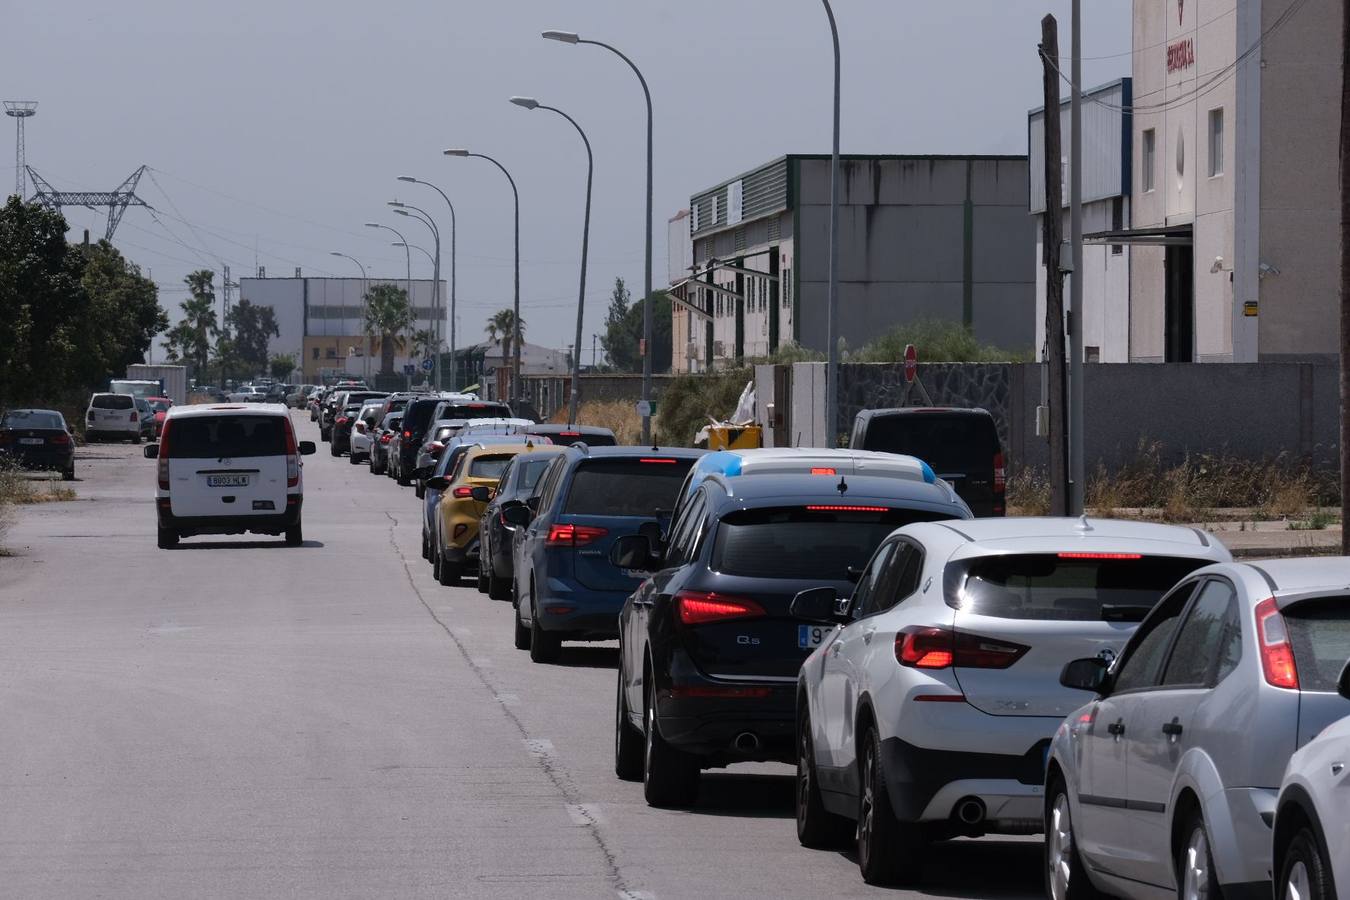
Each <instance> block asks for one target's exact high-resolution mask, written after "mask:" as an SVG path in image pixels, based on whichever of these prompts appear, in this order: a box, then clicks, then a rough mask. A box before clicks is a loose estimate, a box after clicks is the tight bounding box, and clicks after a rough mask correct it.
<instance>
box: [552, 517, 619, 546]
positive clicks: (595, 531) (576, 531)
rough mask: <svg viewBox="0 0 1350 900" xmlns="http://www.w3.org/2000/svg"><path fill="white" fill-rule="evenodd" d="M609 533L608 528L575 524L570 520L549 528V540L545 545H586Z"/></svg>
mask: <svg viewBox="0 0 1350 900" xmlns="http://www.w3.org/2000/svg"><path fill="white" fill-rule="evenodd" d="M607 534H609V529H608V528H598V527H596V526H594V525H573V524H572V523H570V522H568V523H567V524H566V525H553V526H551V527H550V528H549V530H548V540H547V541H546V542H545V545H546V546H548V547H584V546H586V545H587V544H589V543H590V542H591V541H594V540H596V539H597V538H602V537H604V536H605V535H607Z"/></svg>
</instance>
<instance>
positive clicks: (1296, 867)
mask: <svg viewBox="0 0 1350 900" xmlns="http://www.w3.org/2000/svg"><path fill="white" fill-rule="evenodd" d="M1329 868H1330V867H1329V866H1328V864H1327V860H1326V859H1325V858H1324V857H1323V855H1322V850H1321V845H1320V843H1319V842H1318V840H1317V837H1316V836H1315V835H1314V834H1313V832H1312V829H1310V828H1302V829H1300V830H1299V832H1298V833H1297V834H1295V835H1294V839H1293V840H1292V841H1290V842H1289V849H1288V850H1287V851H1285V857H1284V864H1283V866H1282V872H1281V873H1280V880H1279V882H1278V883H1277V884H1278V889H1277V891H1276V894H1275V896H1276V897H1278V898H1279V900H1333V897H1334V894H1333V892H1332V890H1331V884H1330V879H1329V878H1328V869H1329Z"/></svg>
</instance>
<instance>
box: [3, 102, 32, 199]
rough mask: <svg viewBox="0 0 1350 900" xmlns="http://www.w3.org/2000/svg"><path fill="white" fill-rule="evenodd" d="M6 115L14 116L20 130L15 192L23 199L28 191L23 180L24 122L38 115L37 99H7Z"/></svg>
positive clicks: (17, 143)
mask: <svg viewBox="0 0 1350 900" xmlns="http://www.w3.org/2000/svg"><path fill="white" fill-rule="evenodd" d="M5 115H7V116H13V117H14V128H15V130H16V131H17V132H18V134H17V136H16V137H15V141H14V193H15V194H16V195H18V198H19V199H20V200H22V199H23V195H24V194H25V193H26V192H27V185H25V184H24V182H23V171H24V161H23V122H24V119H28V118H31V117H33V116H35V115H37V101H36V100H6V101H5Z"/></svg>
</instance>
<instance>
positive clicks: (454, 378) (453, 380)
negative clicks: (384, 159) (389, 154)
mask: <svg viewBox="0 0 1350 900" xmlns="http://www.w3.org/2000/svg"><path fill="white" fill-rule="evenodd" d="M398 180H399V181H406V182H408V183H409V184H424V185H426V186H427V187H429V188H431V189H432V190H433V191H435V192H436V193H438V194H440V195H441V199H442V200H444V201H445V205H446V206H448V207H450V390H452V391H453V390H455V389H456V387H455V386H456V385H457V384H459V363H458V362H457V361H456V359H455V282H456V281H457V280H458V279H457V278H456V277H455V231H456V230H457V226H456V225H455V204H453V203H451V202H450V198H449V197H447V196H446V195H445V191H443V190H441V189H440V188H438V187H436V185H434V184H432V183H431V182H430V181H423V180H421V179H420V178H414V177H412V176H411V175H400V176H398Z"/></svg>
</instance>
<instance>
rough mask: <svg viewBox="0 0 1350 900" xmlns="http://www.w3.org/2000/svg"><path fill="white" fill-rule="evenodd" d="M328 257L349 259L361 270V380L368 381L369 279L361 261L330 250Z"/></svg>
mask: <svg viewBox="0 0 1350 900" xmlns="http://www.w3.org/2000/svg"><path fill="white" fill-rule="evenodd" d="M328 255H329V256H340V257H342V258H343V259H350V260H351V261H352V262H354V263H356V267H357V268H358V269H360V270H361V333H362V334H363V335H364V336H365V339H366V346H365V348H364V349H363V350H362V351H361V378H362V379H363V380H366V381H368V380H369V379H370V330H369V329H368V328H367V327H366V292H367V291H369V290H370V278H369V276H367V275H366V267H365V266H363V265H361V260H359V259H357V258H356V257H355V256H348V255H347V254H345V253H339V252H338V251H336V250H330V251H329V252H328Z"/></svg>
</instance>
